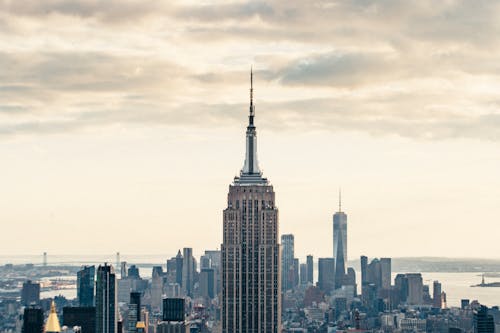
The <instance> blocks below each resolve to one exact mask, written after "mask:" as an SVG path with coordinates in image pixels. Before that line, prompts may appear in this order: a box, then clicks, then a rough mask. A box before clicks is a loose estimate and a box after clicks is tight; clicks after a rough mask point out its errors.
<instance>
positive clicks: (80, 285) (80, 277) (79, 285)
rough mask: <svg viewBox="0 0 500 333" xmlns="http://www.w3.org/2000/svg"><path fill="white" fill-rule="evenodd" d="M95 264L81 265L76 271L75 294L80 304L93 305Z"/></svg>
mask: <svg viewBox="0 0 500 333" xmlns="http://www.w3.org/2000/svg"><path fill="white" fill-rule="evenodd" d="M94 284H95V266H83V267H82V269H81V270H80V271H78V272H77V273H76V294H77V298H78V303H79V304H80V306H85V307H88V306H94Z"/></svg>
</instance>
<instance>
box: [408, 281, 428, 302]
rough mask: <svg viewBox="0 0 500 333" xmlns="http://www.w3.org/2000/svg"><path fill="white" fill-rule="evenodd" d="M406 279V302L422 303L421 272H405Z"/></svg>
mask: <svg viewBox="0 0 500 333" xmlns="http://www.w3.org/2000/svg"><path fill="white" fill-rule="evenodd" d="M406 279H407V280H408V298H407V300H406V302H407V303H408V304H410V305H422V304H424V284H423V280H422V274H420V273H411V274H410V273H408V274H406Z"/></svg>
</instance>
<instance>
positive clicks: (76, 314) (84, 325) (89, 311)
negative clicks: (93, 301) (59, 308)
mask: <svg viewBox="0 0 500 333" xmlns="http://www.w3.org/2000/svg"><path fill="white" fill-rule="evenodd" d="M63 325H64V326H67V327H74V326H80V327H81V332H82V333H84V332H85V333H95V326H96V322H95V307H93V306H92V307H64V308H63Z"/></svg>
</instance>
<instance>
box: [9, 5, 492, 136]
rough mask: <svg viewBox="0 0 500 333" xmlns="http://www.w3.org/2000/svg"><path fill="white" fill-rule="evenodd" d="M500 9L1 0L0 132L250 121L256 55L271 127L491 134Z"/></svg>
mask: <svg viewBox="0 0 500 333" xmlns="http://www.w3.org/2000/svg"><path fill="white" fill-rule="evenodd" d="M499 13H500V9H499V5H498V4H495V3H494V2H490V1H477V2H473V3H472V2H468V1H458V0H454V1H451V0H450V1H443V2H439V3H436V2H435V1H430V0H429V1H426V0H424V1H418V2H411V3H410V2H401V1H392V0H385V1H372V0H351V1H321V0H315V1H298V0H291V1H273V2H260V1H256V2H248V1H242V2H231V3H227V2H223V1H221V2H213V3H211V4H210V5H206V4H198V3H195V2H193V3H191V4H186V3H182V2H173V3H164V2H154V1H146V2H144V1H115V0H110V1H105V2H102V1H97V0H78V1H71V2H69V1H63V0H49V1H44V2H40V1H31V0H28V1H11V0H0V27H1V28H2V29H0V49H1V50H2V52H1V53H0V120H1V125H0V133H2V135H3V136H4V137H7V136H9V135H20V134H23V135H24V134H30V133H31V134H34V135H43V134H48V133H66V132H71V131H76V130H86V129H92V128H102V127H105V126H114V125H117V124H118V125H120V124H124V125H126V126H134V125H141V124H147V125H148V126H153V125H158V126H192V127H203V126H224V125H229V124H230V125H233V124H236V123H238V124H241V119H242V118H241V112H245V111H244V110H246V108H247V106H246V105H245V103H244V102H245V101H246V98H247V91H248V84H247V81H248V68H249V66H250V65H251V64H253V65H254V68H255V73H256V77H257V78H258V80H260V82H261V83H262V86H261V87H259V89H263V90H264V89H265V91H262V93H259V98H260V100H258V103H259V104H258V105H259V108H260V107H262V108H263V112H266V110H267V112H268V113H265V115H263V117H265V118H264V119H265V120H266V121H268V124H270V126H273V128H274V129H276V130H289V129H294V130H296V129H301V130H311V129H315V130H316V129H317V130H334V131H362V132H367V133H370V134H372V135H394V134H395V135H400V136H408V137H414V138H417V139H421V138H425V139H427V138H431V139H440V138H450V137H460V136H463V137H476V138H485V139H491V140H497V139H498V133H497V130H496V127H495V126H494V125H495V124H497V122H498V111H497V110H498V103H496V102H495V101H497V100H498V96H497V95H498V94H497V88H496V87H498V85H499V84H500V82H499V81H500V65H498V61H497V59H496V56H495V54H496V53H497V51H498V50H499V49H500V48H499V46H500V43H499V38H500V37H498V36H500V33H499V32H500V31H499V27H500V24H498V23H497V22H498V20H497V17H498V14H499ZM485 46H487V48H486V47H485Z"/></svg>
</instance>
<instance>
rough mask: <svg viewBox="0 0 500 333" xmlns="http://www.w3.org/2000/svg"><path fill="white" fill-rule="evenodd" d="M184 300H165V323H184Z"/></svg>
mask: <svg viewBox="0 0 500 333" xmlns="http://www.w3.org/2000/svg"><path fill="white" fill-rule="evenodd" d="M184 306H185V305H184V299H183V298H164V299H163V321H184V319H185V317H184Z"/></svg>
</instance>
